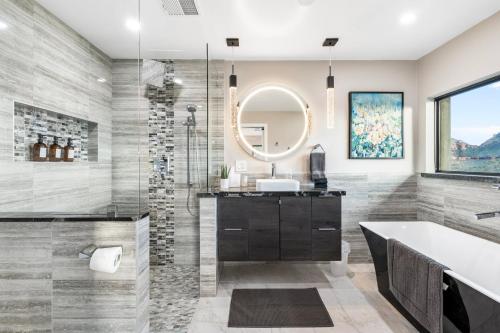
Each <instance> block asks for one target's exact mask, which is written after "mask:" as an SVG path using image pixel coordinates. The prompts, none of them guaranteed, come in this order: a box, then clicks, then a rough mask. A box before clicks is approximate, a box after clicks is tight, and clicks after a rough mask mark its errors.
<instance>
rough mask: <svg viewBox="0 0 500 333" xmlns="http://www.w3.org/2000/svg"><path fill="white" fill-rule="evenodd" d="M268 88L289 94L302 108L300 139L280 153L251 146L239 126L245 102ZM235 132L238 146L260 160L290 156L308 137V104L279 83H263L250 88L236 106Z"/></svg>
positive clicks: (309, 116)
mask: <svg viewBox="0 0 500 333" xmlns="http://www.w3.org/2000/svg"><path fill="white" fill-rule="evenodd" d="M268 90H278V91H281V92H284V93H286V94H288V95H290V96H291V97H292V98H293V99H295V101H296V102H297V103H298V104H299V106H300V108H301V109H302V114H303V116H304V128H303V130H302V134H301V136H300V139H299V140H298V141H297V142H296V143H295V144H294V146H293V147H292V148H290V149H289V150H286V151H284V152H282V153H275V154H270V153H265V152H261V151H258V150H257V149H255V148H253V147H252V146H251V145H250V143H248V141H247V140H246V139H245V137H244V135H243V131H242V128H241V115H242V113H243V111H244V110H245V106H246V105H247V103H248V102H249V101H250V100H251V99H252V98H254V97H255V96H256V95H258V94H259V93H260V92H263V91H268ZM236 118H237V119H236V133H235V138H236V141H238V143H239V144H240V146H241V147H242V148H243V149H244V150H245V151H246V152H247V153H248V154H249V155H250V156H252V157H253V158H256V159H258V160H261V161H274V160H279V159H282V158H285V157H287V156H290V155H291V154H293V153H294V152H295V151H296V150H297V149H298V148H300V147H301V146H302V145H303V144H304V142H305V141H306V139H307V138H308V137H309V130H310V123H311V119H310V118H311V114H310V111H309V106H308V105H307V103H305V101H304V100H303V99H302V98H301V97H300V96H299V95H298V94H296V93H295V92H294V91H292V90H290V89H288V88H286V87H284V86H280V85H263V86H257V87H255V88H253V89H252V90H251V92H250V93H249V94H248V95H247V96H246V97H245V98H244V99H243V102H242V103H241V104H240V107H239V108H238V111H237V116H236Z"/></svg>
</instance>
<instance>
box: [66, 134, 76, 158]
mask: <svg viewBox="0 0 500 333" xmlns="http://www.w3.org/2000/svg"><path fill="white" fill-rule="evenodd" d="M74 158H75V147H74V146H73V140H72V139H71V138H68V143H67V144H66V147H64V162H73V159H74Z"/></svg>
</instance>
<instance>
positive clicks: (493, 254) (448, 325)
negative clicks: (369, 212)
mask: <svg viewBox="0 0 500 333" xmlns="http://www.w3.org/2000/svg"><path fill="white" fill-rule="evenodd" d="M359 224H360V227H361V230H362V231H363V233H364V235H365V238H366V240H367V242H368V247H369V248H370V252H371V255H372V258H373V263H374V265H375V271H376V276H377V285H378V290H379V292H380V293H381V294H382V295H383V296H384V297H385V298H386V299H387V300H388V301H389V302H391V303H392V304H393V305H394V306H395V307H396V308H397V309H398V311H399V312H401V314H403V315H404V316H405V317H406V318H407V319H408V320H409V321H410V322H411V323H412V324H413V325H414V326H415V327H416V328H417V329H418V330H419V331H421V332H426V330H425V329H424V328H423V327H422V326H420V325H419V324H418V323H417V322H416V321H415V319H414V318H413V317H412V316H411V314H409V313H407V311H406V310H405V309H404V308H403V307H402V306H401V305H400V304H399V303H398V301H397V300H396V299H395V298H394V296H393V295H392V294H391V292H390V291H389V277H388V273H387V239H389V238H394V239H396V240H398V241H400V242H402V243H404V244H405V245H407V246H409V247H411V248H412V249H414V250H416V251H418V252H420V253H422V254H424V255H426V256H428V257H430V258H432V259H434V260H435V261H437V262H439V263H441V264H443V265H445V266H446V267H448V268H449V270H446V271H445V272H444V277H443V280H444V281H443V283H444V286H445V288H444V289H445V290H444V291H443V315H444V318H443V329H444V332H446V333H456V332H464V333H466V332H477V333H479V332H480V333H490V332H492V333H493V332H494V333H498V332H500V244H497V243H494V242H490V241H487V240H484V239H482V238H479V237H475V236H472V235H469V234H466V233H464V232H460V231H457V230H454V229H451V228H447V227H445V226H442V225H439V224H436V223H432V222H417V221H415V222H360V223H359Z"/></svg>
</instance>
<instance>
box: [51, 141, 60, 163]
mask: <svg viewBox="0 0 500 333" xmlns="http://www.w3.org/2000/svg"><path fill="white" fill-rule="evenodd" d="M61 159H62V147H61V146H59V138H58V137H57V136H55V137H54V143H52V144H51V145H50V148H49V161H51V162H60V161H61Z"/></svg>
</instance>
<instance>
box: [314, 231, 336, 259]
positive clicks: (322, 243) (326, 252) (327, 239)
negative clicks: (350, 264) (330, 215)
mask: <svg viewBox="0 0 500 333" xmlns="http://www.w3.org/2000/svg"><path fill="white" fill-rule="evenodd" d="M341 237H342V235H341V231H340V230H332V229H328V228H320V229H313V230H312V260H325V261H336V260H340V259H341V246H340V243H341Z"/></svg>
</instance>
